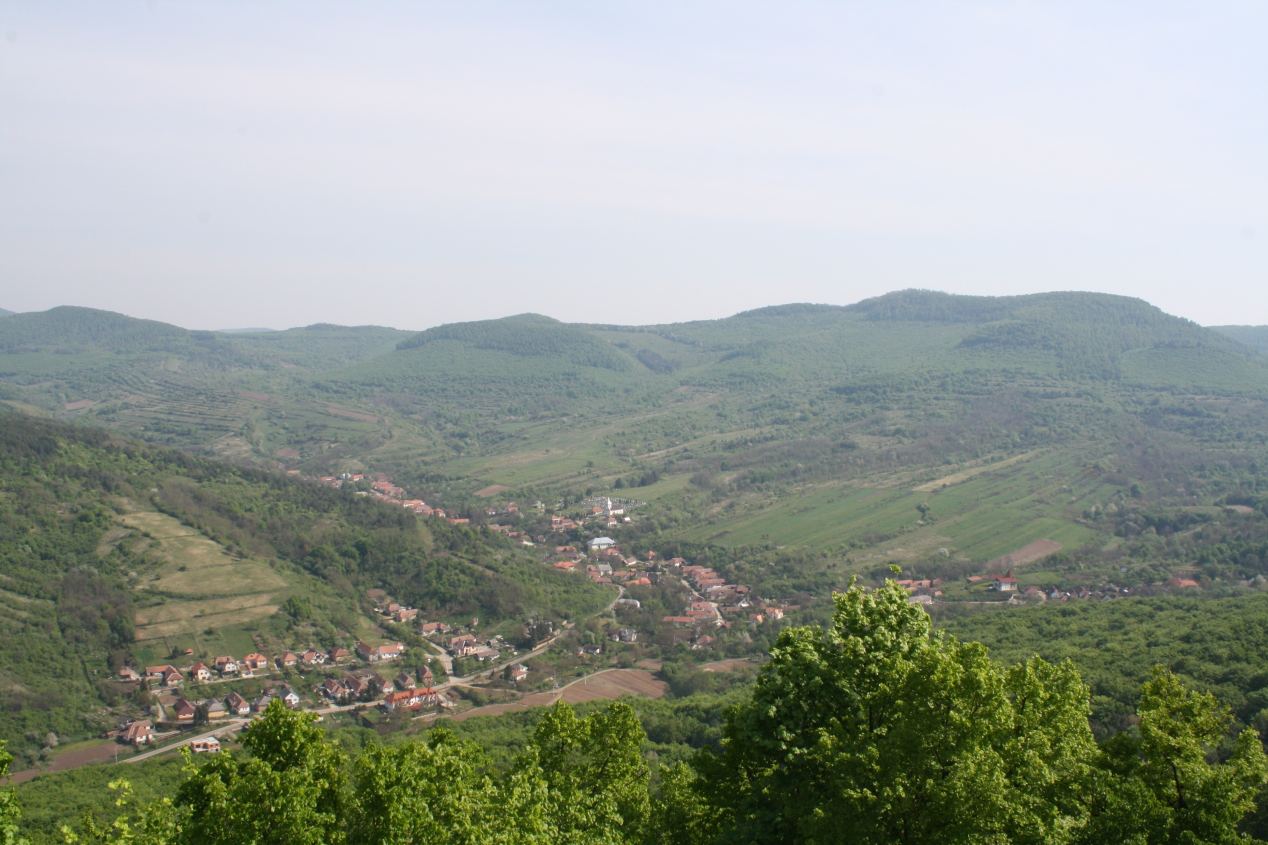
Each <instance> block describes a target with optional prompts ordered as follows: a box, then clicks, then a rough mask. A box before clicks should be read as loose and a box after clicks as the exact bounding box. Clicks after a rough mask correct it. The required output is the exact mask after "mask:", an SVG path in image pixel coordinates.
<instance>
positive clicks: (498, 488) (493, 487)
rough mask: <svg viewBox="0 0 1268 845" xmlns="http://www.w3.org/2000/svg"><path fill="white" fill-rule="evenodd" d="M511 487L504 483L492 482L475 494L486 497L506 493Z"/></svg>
mask: <svg viewBox="0 0 1268 845" xmlns="http://www.w3.org/2000/svg"><path fill="white" fill-rule="evenodd" d="M510 489H511V488H510V487H507V486H506V485H503V484H490V485H489V486H488V487H485V488H484V489H483V490H477V491H476V492H475V494H476V495H477V496H485V497H488V496H496V495H497V494H498V493H505V492H506V491H507V490H510Z"/></svg>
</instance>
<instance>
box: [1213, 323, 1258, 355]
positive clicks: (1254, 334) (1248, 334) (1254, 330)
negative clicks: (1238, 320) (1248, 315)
mask: <svg viewBox="0 0 1268 845" xmlns="http://www.w3.org/2000/svg"><path fill="white" fill-rule="evenodd" d="M1211 328H1212V329H1213V330H1214V331H1217V332H1219V333H1220V334H1222V335H1227V336H1228V337H1231V338H1233V339H1234V340H1237V341H1241V342H1242V343H1244V344H1246V345H1247V346H1253V347H1254V348H1256V349H1258V350H1260V351H1261V352H1268V326H1212V327H1211Z"/></svg>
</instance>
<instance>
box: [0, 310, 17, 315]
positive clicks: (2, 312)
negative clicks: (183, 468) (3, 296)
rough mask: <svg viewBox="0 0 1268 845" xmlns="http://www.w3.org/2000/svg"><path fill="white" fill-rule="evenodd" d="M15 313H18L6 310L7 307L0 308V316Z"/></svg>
mask: <svg viewBox="0 0 1268 845" xmlns="http://www.w3.org/2000/svg"><path fill="white" fill-rule="evenodd" d="M16 313H18V312H16V311H10V310H8V309H7V308H0V317H8V316H10V315H12V314H16Z"/></svg>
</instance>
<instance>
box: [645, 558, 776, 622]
mask: <svg viewBox="0 0 1268 845" xmlns="http://www.w3.org/2000/svg"><path fill="white" fill-rule="evenodd" d="M666 566H667V567H669V568H671V569H676V570H678V571H680V572H681V573H682V577H683V579H684V580H685V581H686V582H688V583H689V584H690V585H691V587H692V589H694V590H695V593H696V595H698V596H700V597H701V598H700V599H698V600H696V601H693V602H691V603H690V605H688V607H687V609H686V611H685V616H686V619H689V620H690V622H687V621H685V620H684V619H683V617H666V619H665V620H664V621H667V622H670V621H672V622H673V623H674V624H675V625H680V626H681V625H687V624H690V625H699V624H702V623H704V624H712V625H716V626H718V627H727V628H729V627H731V625H732V622H733V620H736V619H738V620H740V621H747V622H748V623H750V624H754V625H760V624H761V623H763V622H765V621H767V620H772V619H783V618H784V614H785V613H787V612H788V611H789V610H792V609H794V608H792V607H790V606H788V605H784V604H781V603H777V602H773V601H766V600H763V599H761V598H759V597H757V596H755V595H754V594H753V588H752V587H749V586H747V585H745V584H728V583H727V581H726V579H725V578H723V577H722V575H721V574H720V573H719V572H717V571H716V570H714V569H712V568H711V567H708V566H698V565H694V564H689V563H687V562H686V561H685V560H683V559H682V558H672V559H670V560H668V561H666Z"/></svg>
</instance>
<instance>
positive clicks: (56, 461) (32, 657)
mask: <svg viewBox="0 0 1268 845" xmlns="http://www.w3.org/2000/svg"><path fill="white" fill-rule="evenodd" d="M374 588H377V589H383V590H387V591H388V592H389V593H390V594H391V595H392V596H393V597H395V598H396V599H397V600H399V601H402V602H407V603H408V604H409V605H411V606H414V607H417V608H419V610H420V612H421V613H423V614H424V615H425V617H427V618H431V619H437V620H445V621H450V622H453V623H455V624H456V623H457V622H459V621H460V620H461V621H467V620H470V618H471V617H472V616H479V617H480V618H481V619H482V620H483V627H482V630H488V631H490V633H492V632H495V631H497V630H498V626H499V624H505V625H506V626H508V627H507V629H506V630H507V632H508V633H510V634H514V633H516V632H518V631H519V630H520V629H521V627H522V625H523V624H524V623H525V622H527V621H529V620H534V621H536V620H559V619H564V618H575V617H578V616H580V615H582V614H585V613H593V612H594V611H595V610H598V609H599V608H601V607H602V606H603V605H605V604H606V603H607V602H608V601H609V600H610V598H611V588H606V589H605V588H603V587H601V586H599V585H594V584H592V583H590V582H589V581H587V580H584V579H576V578H573V577H570V576H567V575H564V574H562V573H558V572H556V571H555V570H553V569H551V568H550V567H545V566H542V565H541V562H540V560H539V559H538V558H537V557H535V556H533V555H531V554H530V553H528V552H527V551H526V550H525V549H524V547H522V546H520V545H519V544H518V543H512V542H511V541H509V540H507V539H504V538H501V537H498V536H496V535H494V534H492V533H490V532H484V531H472V530H469V529H467V528H466V527H464V526H455V525H450V524H448V523H446V522H445V521H444V520H439V519H431V520H424V519H423V518H421V517H416V516H415V515H414V514H412V513H410V512H408V511H406V510H404V509H403V508H401V507H399V506H396V505H391V504H384V503H380V502H378V501H375V500H373V499H371V498H367V497H363V496H358V495H357V494H356V493H355V492H353V491H351V490H347V491H343V490H338V489H334V488H329V487H321V486H318V485H316V484H312V483H309V482H303V481H300V480H298V479H295V478H293V477H290V476H286V475H283V474H280V473H276V472H267V471H262V470H258V469H252V468H245V467H234V466H230V465H227V464H223V463H217V462H214V461H208V460H203V459H199V458H194V457H191V456H189V455H186V454H184V453H180V452H175V451H171V450H165V449H159V448H154V447H150V446H146V445H144V444H140V443H138V442H136V441H133V440H129V439H126V438H121V437H118V436H116V435H112V434H110V433H108V432H105V431H102V430H100V429H93V428H88V427H84V426H70V425H66V424H63V423H57V422H52V421H48V420H38V419H34V418H32V417H28V416H24V415H20V414H15V413H12V412H8V411H0V606H3V609H4V613H3V614H0V616H2V617H3V618H0V632H2V636H0V696H3V700H4V703H5V705H6V706H5V707H4V708H0V738H2V739H6V740H9V743H10V744H9V748H10V751H12V752H14V753H16V754H18V755H19V756H20V757H22V758H24V759H25V760H26V762H28V763H29V762H33V761H34V759H35V757H36V756H37V755H39V754H40V743H41V741H42V740H43V738H44V737H45V735H46V734H47V733H48V732H50V731H51V732H53V733H55V734H57V735H58V736H61V737H63V738H67V737H69V738H84V737H85V736H92V735H96V734H99V733H100V732H101V731H103V730H105V729H107V728H108V727H109V726H110V725H111V724H112V722H113V716H112V715H111V712H112V711H111V709H110V708H112V707H114V706H116V705H118V704H120V701H119V697H120V695H121V693H120V690H119V689H117V688H116V686H115V685H113V684H112V683H111V682H110V681H109V678H111V677H112V676H113V675H114V673H115V672H116V671H117V670H118V669H119V667H120V666H122V665H124V664H131V665H134V666H145V665H152V664H161V663H164V662H167V661H168V660H171V659H173V657H174V656H175V655H178V654H179V655H181V659H182V660H184V661H187V662H188V661H191V660H197V659H202V660H205V661H207V662H210V660H211V658H213V657H214V656H215V655H217V654H234V655H238V656H241V655H243V654H246V653H248V652H251V651H256V650H262V651H265V652H266V653H269V654H276V653H280V652H281V651H283V650H285V649H287V648H289V649H294V650H301V649H302V648H306V647H311V646H321V647H325V648H330V647H333V646H335V645H341V646H343V647H345V648H351V647H353V645H355V643H356V641H357V640H360V639H366V640H369V641H372V642H373V641H375V638H382V637H384V636H388V634H385V632H384V631H383V630H382V628H381V625H382V622H381V620H379V619H378V618H377V617H375V616H373V615H372V614H370V613H369V607H370V606H369V604H368V599H367V598H366V592H365V591H366V590H367V589H374ZM397 635H398V636H399V635H400V634H399V633H398V634H397ZM379 641H381V640H379ZM186 655H189V656H186Z"/></svg>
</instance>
